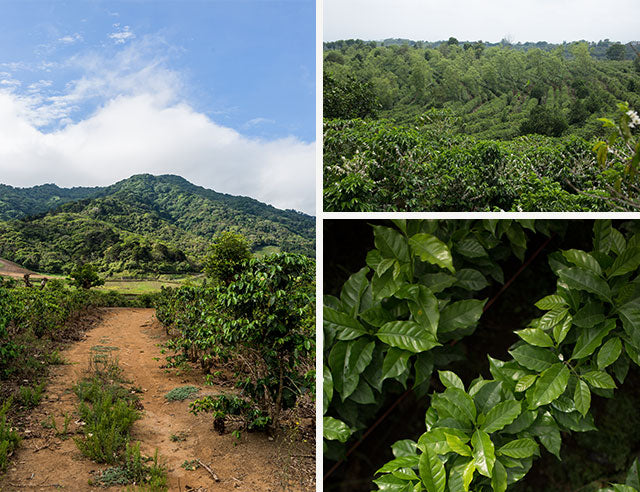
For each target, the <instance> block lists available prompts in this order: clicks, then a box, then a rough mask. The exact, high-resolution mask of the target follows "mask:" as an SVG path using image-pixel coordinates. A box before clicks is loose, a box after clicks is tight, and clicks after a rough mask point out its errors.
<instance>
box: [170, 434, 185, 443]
mask: <svg viewBox="0 0 640 492" xmlns="http://www.w3.org/2000/svg"><path fill="white" fill-rule="evenodd" d="M169 440H170V441H171V442H178V441H186V440H187V433H186V432H178V433H177V434H171V435H170V436H169Z"/></svg>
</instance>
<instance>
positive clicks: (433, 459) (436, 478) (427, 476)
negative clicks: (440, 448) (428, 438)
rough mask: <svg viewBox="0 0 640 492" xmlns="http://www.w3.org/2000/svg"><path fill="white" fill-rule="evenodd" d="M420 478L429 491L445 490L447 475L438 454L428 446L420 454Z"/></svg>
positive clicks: (442, 491)
mask: <svg viewBox="0 0 640 492" xmlns="http://www.w3.org/2000/svg"><path fill="white" fill-rule="evenodd" d="M419 470H420V479H421V480H422V484H423V485H424V487H425V489H426V490H427V492H444V490H445V486H446V484H447V476H446V472H445V470H444V464H443V463H442V461H440V458H438V455H437V454H436V453H435V452H434V451H433V450H432V449H431V448H429V447H428V446H427V448H426V449H425V450H424V452H423V453H422V454H421V455H420V462H419Z"/></svg>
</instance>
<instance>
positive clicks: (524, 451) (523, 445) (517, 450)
mask: <svg viewBox="0 0 640 492" xmlns="http://www.w3.org/2000/svg"><path fill="white" fill-rule="evenodd" d="M537 452H538V444H537V443H536V442H535V441H534V440H533V439H531V438H529V437H524V438H522V439H514V440H513V441H509V442H508V443H507V444H505V445H504V446H502V447H501V448H500V449H498V454H499V455H505V456H509V457H511V458H528V457H529V456H533V455H534V454H536V453H537Z"/></svg>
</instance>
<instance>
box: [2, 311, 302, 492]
mask: <svg viewBox="0 0 640 492" xmlns="http://www.w3.org/2000/svg"><path fill="white" fill-rule="evenodd" d="M165 340H166V335H165V330H164V327H162V325H161V324H160V323H158V322H157V321H156V320H155V317H154V311H153V309H131V308H112V309H107V310H105V314H104V317H103V319H102V321H101V322H100V323H99V324H98V325H97V326H96V327H95V328H94V329H92V330H91V331H89V332H88V333H87V334H86V337H85V339H84V340H82V341H80V342H77V343H76V344H74V345H73V346H71V347H70V348H69V349H68V350H66V351H64V352H63V356H64V358H65V359H66V361H67V362H68V364H66V365H63V366H58V367H55V368H53V371H52V377H51V378H50V380H49V382H48V385H47V389H46V392H45V396H44V399H43V402H42V403H41V404H40V406H39V407H37V408H36V409H35V410H34V411H33V412H32V413H31V415H29V416H28V420H27V425H26V428H25V429H23V432H22V434H23V436H24V437H25V439H24V441H23V442H22V443H21V445H20V447H19V449H18V451H17V452H16V456H14V457H13V459H12V462H11V464H10V467H9V470H8V472H7V474H6V475H4V476H2V477H0V491H15V490H55V489H56V487H59V488H64V489H65V490H73V491H83V490H94V491H98V490H101V489H97V488H94V487H90V486H89V485H88V480H89V479H90V478H91V477H92V475H91V472H92V471H95V470H99V469H104V468H106V466H104V465H97V464H96V463H94V462H92V461H91V460H89V459H88V458H85V457H84V456H82V455H81V454H80V452H79V451H78V449H77V447H76V445H75V444H74V442H73V439H71V438H68V439H62V438H60V437H56V436H55V433H54V432H53V431H52V430H48V429H45V428H44V427H43V426H42V422H43V421H48V420H49V419H50V418H51V416H53V418H54V419H55V421H56V423H57V425H58V427H59V428H62V422H63V420H64V417H63V416H64V415H65V414H71V415H73V418H72V419H71V425H70V431H71V432H72V433H78V432H79V429H78V424H75V421H76V420H77V414H76V413H75V410H76V408H77V405H78V399H77V397H76V396H75V394H74V393H73V391H72V390H71V388H72V387H73V385H74V383H75V382H76V381H77V380H79V379H80V378H82V377H83V376H84V375H86V374H87V372H88V369H89V361H90V360H91V358H92V355H94V354H95V353H96V352H95V347H96V346H106V347H117V350H112V351H111V352H110V353H111V354H112V356H113V357H114V358H117V359H118V362H119V365H120V367H121V368H122V370H123V373H124V377H125V378H127V379H129V380H131V384H132V385H133V386H136V387H139V388H141V389H142V394H141V395H140V399H141V403H142V405H143V411H142V413H143V417H142V419H140V420H139V421H137V422H136V423H135V424H134V426H133V431H132V439H133V440H134V441H140V442H141V450H142V452H143V454H146V455H150V456H152V455H153V453H154V452H155V450H156V449H157V450H158V453H159V455H160V460H161V462H162V463H164V464H165V465H166V467H167V470H168V477H169V490H171V491H174V490H176V491H186V490H201V491H204V490H208V491H224V490H234V491H247V492H249V491H251V492H253V491H274V492H275V491H285V490H286V491H305V492H306V491H312V490H315V479H314V475H315V462H314V458H313V456H314V449H313V444H311V443H309V442H304V440H302V439H301V438H300V434H299V433H298V434H297V435H296V433H295V432H293V431H290V432H282V433H281V434H280V435H279V436H277V437H275V439H270V438H268V437H267V436H266V435H265V434H261V433H253V434H252V433H247V432H243V433H242V436H241V439H240V441H239V442H238V441H237V440H236V439H235V438H234V437H233V436H232V435H231V434H224V435H219V434H218V433H217V432H215V431H214V430H213V428H212V418H211V415H207V414H200V415H197V416H196V415H193V414H191V413H190V412H189V401H182V402H180V401H176V402H168V401H167V400H166V399H165V395H166V394H167V393H168V392H169V391H170V390H172V389H174V388H176V387H178V386H184V385H194V386H197V387H198V388H200V389H201V391H200V393H199V394H200V395H203V394H218V393H220V392H222V391H223V389H222V388H219V387H216V386H205V385H204V384H203V381H204V379H203V376H202V374H201V373H200V372H199V371H198V370H195V369H193V370H191V371H188V373H187V374H184V373H183V374H182V375H180V376H179V375H176V373H175V370H166V369H163V368H162V367H161V365H162V364H163V360H164V358H163V355H162V354H161V348H160V347H159V346H158V345H159V344H160V343H162V342H164V341H165ZM92 347H94V350H93V351H92ZM171 435H180V436H184V440H183V441H177V442H172V441H171V440H170V436H171ZM195 459H199V460H200V461H201V462H203V463H204V464H206V465H208V466H209V467H210V468H211V470H212V471H213V472H214V473H215V474H216V475H217V476H218V478H219V481H218V482H214V480H213V478H212V476H211V475H210V474H209V472H208V471H206V470H205V469H203V468H202V467H200V468H198V469H196V470H194V471H188V470H185V469H184V468H183V467H182V466H181V465H182V464H183V463H184V462H185V461H191V460H195ZM102 490H118V488H117V487H113V488H109V489H102Z"/></svg>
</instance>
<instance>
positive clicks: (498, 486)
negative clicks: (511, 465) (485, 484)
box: [491, 460, 507, 492]
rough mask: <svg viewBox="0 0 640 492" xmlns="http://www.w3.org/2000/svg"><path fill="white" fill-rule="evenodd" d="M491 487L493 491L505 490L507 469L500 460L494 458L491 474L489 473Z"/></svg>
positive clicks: (502, 491)
mask: <svg viewBox="0 0 640 492" xmlns="http://www.w3.org/2000/svg"><path fill="white" fill-rule="evenodd" d="M491 487H492V488H493V492H505V490H507V470H505V468H504V466H503V465H502V463H500V461H498V460H496V464H495V466H494V467H493V475H491Z"/></svg>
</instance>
